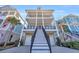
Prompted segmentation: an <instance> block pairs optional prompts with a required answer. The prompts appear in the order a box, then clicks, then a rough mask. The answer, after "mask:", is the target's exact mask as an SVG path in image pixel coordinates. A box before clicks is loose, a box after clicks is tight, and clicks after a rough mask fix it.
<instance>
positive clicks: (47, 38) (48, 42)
mask: <svg viewBox="0 0 79 59" xmlns="http://www.w3.org/2000/svg"><path fill="white" fill-rule="evenodd" d="M42 30H43V32H44V35H45V38H46V41H47V44H48V46H49V50H50V53H52V49H51V44H50V38H49V35H48V34H47V33H46V31H45V29H44V28H43V27H42Z"/></svg>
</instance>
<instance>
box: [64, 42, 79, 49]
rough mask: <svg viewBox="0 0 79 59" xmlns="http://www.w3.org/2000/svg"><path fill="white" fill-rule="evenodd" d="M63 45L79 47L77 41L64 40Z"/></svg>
mask: <svg viewBox="0 0 79 59" xmlns="http://www.w3.org/2000/svg"><path fill="white" fill-rule="evenodd" d="M63 46H64V47H68V48H73V49H79V42H78V41H72V42H64V43H63Z"/></svg>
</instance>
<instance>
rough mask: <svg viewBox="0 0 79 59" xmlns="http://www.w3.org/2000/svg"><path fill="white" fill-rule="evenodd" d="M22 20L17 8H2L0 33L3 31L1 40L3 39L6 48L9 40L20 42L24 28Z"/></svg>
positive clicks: (0, 8) (0, 34) (0, 9)
mask: <svg viewBox="0 0 79 59" xmlns="http://www.w3.org/2000/svg"><path fill="white" fill-rule="evenodd" d="M16 20H17V21H16ZM20 20H22V18H21V16H20V14H19V12H18V11H17V10H16V9H15V8H13V7H11V6H8V5H6V6H2V7H0V23H1V24H0V31H2V32H0V40H2V39H3V41H4V46H5V43H6V44H7V41H9V40H10V41H14V42H15V41H16V39H17V40H20V34H21V31H22V27H23V25H22V24H21V22H20ZM18 21H19V22H18ZM16 22H17V23H16ZM8 33H9V35H8ZM6 35H7V36H6ZM7 37H8V38H7ZM14 37H15V38H14ZM10 41H9V42H10ZM0 43H1V42H0Z"/></svg>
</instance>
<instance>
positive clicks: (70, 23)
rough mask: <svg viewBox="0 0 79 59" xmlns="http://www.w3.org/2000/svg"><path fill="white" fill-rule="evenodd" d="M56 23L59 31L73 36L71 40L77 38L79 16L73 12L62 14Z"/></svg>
mask: <svg viewBox="0 0 79 59" xmlns="http://www.w3.org/2000/svg"><path fill="white" fill-rule="evenodd" d="M58 25H59V29H60V32H61V33H66V34H68V36H70V37H73V38H74V39H73V40H76V39H78V38H79V16H77V15H73V14H69V15H67V16H64V17H63V18H62V19H61V20H59V21H58ZM61 33H60V34H61ZM68 36H67V37H68ZM67 37H66V39H67Z"/></svg>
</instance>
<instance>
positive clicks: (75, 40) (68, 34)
mask: <svg viewBox="0 0 79 59" xmlns="http://www.w3.org/2000/svg"><path fill="white" fill-rule="evenodd" d="M64 35H68V36H70V37H71V38H73V39H75V40H72V41H76V40H78V41H79V39H78V38H77V37H75V36H72V35H70V34H68V33H64Z"/></svg>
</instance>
